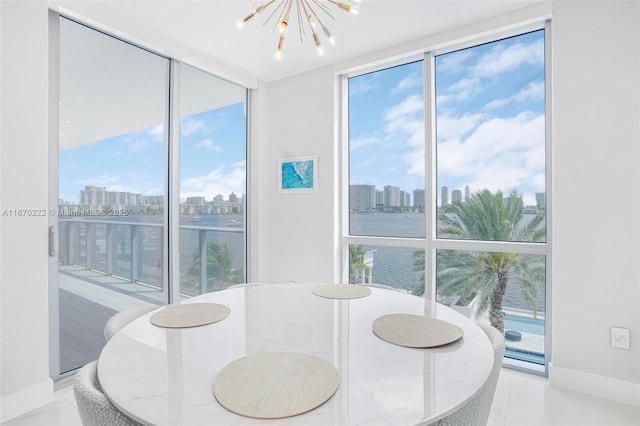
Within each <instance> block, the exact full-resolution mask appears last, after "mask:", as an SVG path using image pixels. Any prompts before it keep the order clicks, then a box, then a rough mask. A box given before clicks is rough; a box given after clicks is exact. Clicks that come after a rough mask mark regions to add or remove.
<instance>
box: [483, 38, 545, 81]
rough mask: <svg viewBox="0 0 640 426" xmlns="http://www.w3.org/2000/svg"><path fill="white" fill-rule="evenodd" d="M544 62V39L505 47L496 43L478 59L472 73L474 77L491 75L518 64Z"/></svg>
mask: <svg viewBox="0 0 640 426" xmlns="http://www.w3.org/2000/svg"><path fill="white" fill-rule="evenodd" d="M543 63H544V41H542V40H538V41H535V42H533V43H528V44H525V43H516V44H513V45H510V46H507V47H505V46H504V45H502V44H498V45H496V46H495V47H494V48H493V49H491V50H490V51H489V52H487V53H485V54H484V55H483V56H482V57H480V58H479V59H478V62H477V63H476V65H475V66H474V68H473V71H472V74H473V75H474V76H476V77H493V76H495V75H498V74H501V73H504V72H509V71H513V70H515V69H516V68H518V67H519V66H520V65H523V64H528V65H542V64H543Z"/></svg>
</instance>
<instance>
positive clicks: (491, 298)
mask: <svg viewBox="0 0 640 426" xmlns="http://www.w3.org/2000/svg"><path fill="white" fill-rule="evenodd" d="M448 213H450V215H444V214H443V215H441V216H440V223H441V228H440V230H439V231H438V236H439V237H440V238H452V239H460V240H478V241H531V242H533V241H542V240H543V239H544V235H545V229H544V226H543V221H544V215H543V214H541V213H539V214H537V215H536V216H535V217H534V218H533V219H532V220H531V221H530V222H529V223H528V224H526V225H524V226H523V225H521V221H522V218H523V215H524V203H523V202H522V199H521V198H520V197H518V196H517V194H516V193H515V192H512V193H511V195H510V196H509V198H507V199H505V198H503V196H502V193H501V192H497V193H495V194H492V193H491V192H490V191H489V190H486V189H485V190H483V191H480V192H477V193H475V194H473V195H472V196H470V197H469V199H467V200H466V201H465V202H464V203H462V202H456V203H453V204H452V205H451V206H450V209H449V212H448ZM414 258H415V264H414V268H415V269H417V268H419V267H420V266H422V270H424V253H423V254H422V258H420V254H419V253H416V254H415V255H414ZM436 263H437V267H436V270H437V282H438V285H439V290H440V292H441V294H443V295H459V296H461V298H463V299H464V298H469V297H473V295H476V294H477V295H478V296H479V305H478V307H477V308H476V314H482V313H484V312H486V311H487V310H488V311H489V321H490V322H491V325H492V326H493V327H495V328H497V329H498V330H500V331H504V318H503V316H504V314H503V312H502V300H503V298H504V294H505V290H506V288H507V282H509V283H510V284H513V285H516V286H518V288H519V289H520V290H521V292H522V294H523V296H524V297H525V299H526V300H527V301H528V302H529V304H530V305H531V307H532V308H533V310H534V312H536V311H537V303H536V294H537V291H538V289H539V288H541V287H542V286H543V285H544V276H545V271H544V265H542V264H541V262H540V260H539V257H538V256H533V255H525V254H518V253H502V252H464V251H455V250H438V252H437V256H436ZM420 264H421V265H420ZM423 291H424V289H423Z"/></svg>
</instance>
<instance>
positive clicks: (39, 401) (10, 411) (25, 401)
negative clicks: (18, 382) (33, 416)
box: [0, 379, 53, 422]
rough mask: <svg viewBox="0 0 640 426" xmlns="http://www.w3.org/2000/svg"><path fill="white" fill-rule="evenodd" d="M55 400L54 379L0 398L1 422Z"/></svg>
mask: <svg viewBox="0 0 640 426" xmlns="http://www.w3.org/2000/svg"><path fill="white" fill-rule="evenodd" d="M52 401H53V380H51V379H47V381H46V382H43V383H40V384H39V385H36V386H33V387H30V388H29V389H25V390H23V391H20V392H16V393H12V394H10V395H7V396H5V397H2V398H0V422H6V421H7V420H11V419H13V418H16V417H18V416H21V415H23V414H25V413H28V412H29V411H31V410H35V409H36V408H40V407H42V406H44V405H46V404H48V403H50V402H52Z"/></svg>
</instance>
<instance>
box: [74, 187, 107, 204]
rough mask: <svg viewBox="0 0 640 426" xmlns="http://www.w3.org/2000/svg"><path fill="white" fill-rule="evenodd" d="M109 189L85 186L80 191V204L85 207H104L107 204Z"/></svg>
mask: <svg viewBox="0 0 640 426" xmlns="http://www.w3.org/2000/svg"><path fill="white" fill-rule="evenodd" d="M106 192H107V188H106V187H104V186H85V187H84V189H82V190H80V204H82V205H85V206H103V205H105V204H107V200H106Z"/></svg>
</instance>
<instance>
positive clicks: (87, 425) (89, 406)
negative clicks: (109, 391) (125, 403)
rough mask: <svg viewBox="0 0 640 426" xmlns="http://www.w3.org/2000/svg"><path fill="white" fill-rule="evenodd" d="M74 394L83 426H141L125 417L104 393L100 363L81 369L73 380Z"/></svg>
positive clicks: (95, 362) (93, 363) (96, 362)
mask: <svg viewBox="0 0 640 426" xmlns="http://www.w3.org/2000/svg"><path fill="white" fill-rule="evenodd" d="M73 394H74V396H75V398H76V403H77V404H78V411H79V412H80V420H82V424H83V426H140V423H138V422H136V421H134V420H133V419H131V418H129V417H127V416H126V415H124V414H123V413H122V412H121V411H120V410H118V409H117V408H116V407H115V406H114V405H113V404H112V403H111V402H110V401H109V399H108V398H107V397H106V395H105V394H104V393H102V389H101V388H100V383H99V382H98V361H93V362H90V363H89V364H87V365H85V366H84V367H82V368H80V369H79V370H78V372H77V373H76V376H75V378H74V380H73Z"/></svg>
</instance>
